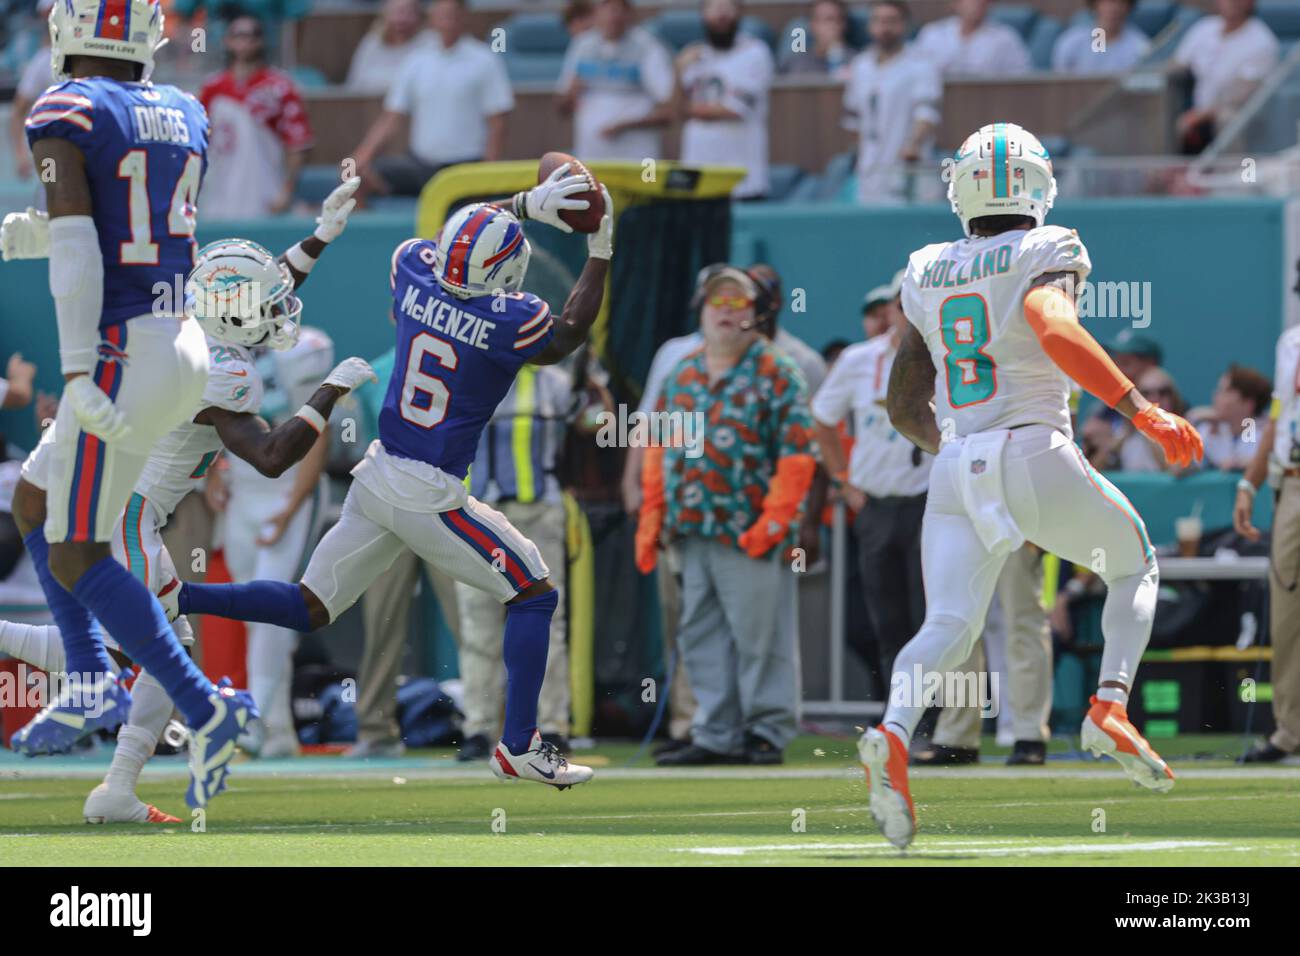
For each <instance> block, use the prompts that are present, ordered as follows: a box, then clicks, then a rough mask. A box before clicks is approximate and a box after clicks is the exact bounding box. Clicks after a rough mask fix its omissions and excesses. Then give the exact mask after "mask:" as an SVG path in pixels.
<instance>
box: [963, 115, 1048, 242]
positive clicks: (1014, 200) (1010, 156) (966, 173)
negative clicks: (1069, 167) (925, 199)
mask: <svg viewBox="0 0 1300 956" xmlns="http://www.w3.org/2000/svg"><path fill="white" fill-rule="evenodd" d="M948 201H949V202H951V203H952V211H953V212H955V213H956V214H957V218H958V219H960V220H961V225H962V228H963V229H964V230H966V235H967V236H969V235H970V234H971V227H970V222H971V220H972V219H978V218H980V217H981V216H1028V217H1029V218H1031V219H1033V220H1034V224H1035V225H1038V226H1041V225H1042V224H1043V220H1044V219H1046V218H1047V210H1049V209H1051V208H1052V203H1053V202H1055V201H1056V179H1055V178H1054V177H1053V175H1052V159H1051V157H1050V156H1048V155H1047V150H1045V149H1044V148H1043V144H1042V143H1040V142H1039V141H1038V137H1036V136H1034V134H1033V133H1031V132H1029V131H1028V130H1026V129H1022V128H1021V127H1019V126H1016V125H1015V124H1014V123H991V124H990V125H988V126H983V127H981V128H980V129H979V130H977V131H976V132H974V133H972V134H971V135H970V136H968V137H966V142H964V143H962V144H961V149H959V150H957V153H956V155H955V156H953V163H952V167H951V179H950V180H949V182H948Z"/></svg>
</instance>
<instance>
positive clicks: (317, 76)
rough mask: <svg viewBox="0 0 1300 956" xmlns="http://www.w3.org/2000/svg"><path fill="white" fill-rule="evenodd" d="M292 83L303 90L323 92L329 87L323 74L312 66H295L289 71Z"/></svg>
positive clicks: (328, 82)
mask: <svg viewBox="0 0 1300 956" xmlns="http://www.w3.org/2000/svg"><path fill="white" fill-rule="evenodd" d="M289 75H290V76H292V77H293V81H294V82H295V83H297V84H298V86H299V87H300V88H301V89H304V90H323V89H325V88H326V87H327V86H329V85H330V81H329V80H327V79H326V78H325V74H324V73H322V72H321V71H320V70H318V69H316V67H314V66H301V65H300V66H295V67H292V68H291V69H290V70H289Z"/></svg>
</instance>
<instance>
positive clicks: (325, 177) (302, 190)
mask: <svg viewBox="0 0 1300 956" xmlns="http://www.w3.org/2000/svg"><path fill="white" fill-rule="evenodd" d="M338 184H339V168H338V167H337V166H335V165H332V164H329V165H324V166H305V167H303V171H302V172H301V173H299V175H298V184H297V185H296V186H295V187H294V191H293V195H294V198H295V199H301V200H302V201H303V202H306V203H311V204H312V205H313V206H314V205H316V204H317V203H321V202H324V201H325V197H326V196H328V195H329V194H330V192H331V191H332V190H333V189H334V187H335V186H337V185H338Z"/></svg>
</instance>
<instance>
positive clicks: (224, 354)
mask: <svg viewBox="0 0 1300 956" xmlns="http://www.w3.org/2000/svg"><path fill="white" fill-rule="evenodd" d="M261 401H262V379H261V376H260V375H259V374H258V372H257V368H256V367H255V366H254V364H253V356H252V354H251V353H250V352H249V351H248V349H246V348H243V347H241V346H238V345H227V344H221V343H217V342H214V341H213V340H212V339H208V385H207V388H205V389H204V391H203V401H202V403H201V404H200V406H199V408H198V410H196V411H195V413H194V414H195V415H198V413H199V411H202V410H203V409H205V408H213V407H215V408H224V409H226V410H228V411H232V412H256V411H257V409H258V406H259V405H260V404H261ZM221 448H222V445H221V437H220V436H219V435H218V434H217V430H216V429H215V428H213V427H212V426H211V425H199V424H196V423H195V422H194V420H193V419H191V420H190V421H188V422H186V423H185V424H183V425H180V426H178V427H177V428H175V429H173V430H172V431H170V432H168V433H167V434H166V435H164V436H163V437H162V439H161V440H160V441H159V442H158V444H156V445H154V447H153V451H152V452H150V453H149V460H148V461H147V462H145V466H144V471H143V472H141V474H140V480H139V481H137V482H136V485H135V490H136V492H137V493H138V494H140V495H143V496H144V497H145V498H146V499H147V500H148V501H150V502H151V503H152V504H153V505H154V506H155V507H156V508H158V509H159V510H160V511H161V513H162V515H164V516H167V515H170V514H171V513H172V512H173V511H175V510H176V506H177V505H178V504H180V501H181V499H182V498H184V497H185V496H186V495H187V494H189V493H190V492H191V491H193V490H194V489H195V488H196V487H198V484H199V481H200V480H201V479H202V478H203V476H204V475H205V474H207V471H208V469H209V468H211V467H212V463H213V462H214V461H216V458H217V455H219V454H221Z"/></svg>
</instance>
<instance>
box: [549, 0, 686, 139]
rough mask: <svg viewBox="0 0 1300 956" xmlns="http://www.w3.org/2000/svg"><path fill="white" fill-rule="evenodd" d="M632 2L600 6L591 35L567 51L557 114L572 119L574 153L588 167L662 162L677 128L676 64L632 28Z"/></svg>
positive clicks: (650, 37) (604, 0)
mask: <svg viewBox="0 0 1300 956" xmlns="http://www.w3.org/2000/svg"><path fill="white" fill-rule="evenodd" d="M632 18H633V13H632V2H631V0H599V2H598V3H597V4H596V15H595V23H596V26H595V28H594V29H592V30H588V31H587V32H586V33H583V34H581V35H580V36H577V37H575V38H574V39H573V42H572V43H570V44H569V49H568V51H567V52H566V53H565V55H564V65H563V66H562V67H561V69H560V101H559V105H560V111H561V112H563V113H572V114H573V152H574V154H575V155H577V156H581V157H582V158H583V160H593V159H628V160H632V161H633V162H641V161H643V160H645V159H656V158H659V157H662V156H663V154H664V151H663V141H662V135H661V134H662V131H663V127H665V126H667V125H668V123H669V122H670V121H671V120H672V118H673V116H672V110H673V107H672V97H673V60H672V57H671V56H670V55H669V53H668V50H667V49H666V48H665V47H664V45H663V44H662V43H660V42H659V41H658V40H657V39H656V38H655V36H654V34H652V33H651V32H650V31H649V30H646V29H643V28H642V27H638V26H634V25H633V23H632Z"/></svg>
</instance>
